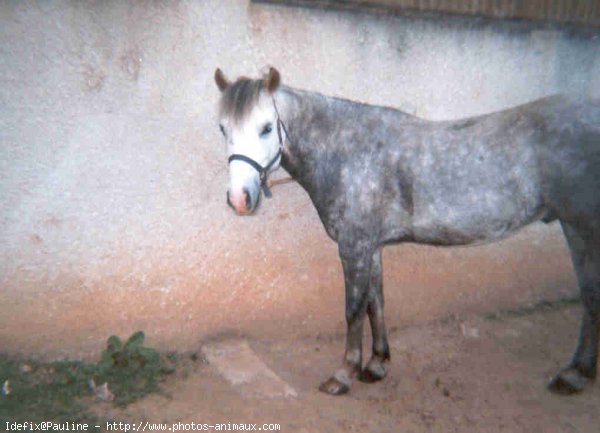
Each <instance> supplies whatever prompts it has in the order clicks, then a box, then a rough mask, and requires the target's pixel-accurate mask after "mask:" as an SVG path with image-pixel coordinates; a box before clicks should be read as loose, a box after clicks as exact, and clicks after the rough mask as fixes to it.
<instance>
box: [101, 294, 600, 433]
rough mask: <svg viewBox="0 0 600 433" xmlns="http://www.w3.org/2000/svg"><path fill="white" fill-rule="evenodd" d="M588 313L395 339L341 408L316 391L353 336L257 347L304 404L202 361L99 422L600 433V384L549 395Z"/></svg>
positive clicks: (566, 311)
mask: <svg viewBox="0 0 600 433" xmlns="http://www.w3.org/2000/svg"><path fill="white" fill-rule="evenodd" d="M579 313H580V307H579V306H574V305H572V304H571V305H559V306H558V307H557V306H554V307H552V308H548V307H542V308H537V309H535V310H534V311H529V310H528V311H517V312H512V313H505V314H501V315H496V316H494V317H489V316H488V317H480V316H477V317H475V316H472V317H460V318H459V317H455V318H451V319H447V320H442V321H436V322H433V323H428V324H424V325H419V326H414V327H410V328H405V329H393V330H391V331H390V344H391V349H392V364H391V368H390V371H389V374H388V377H387V378H386V379H385V380H384V381H382V382H380V383H376V384H363V383H360V382H355V384H354V387H353V388H352V390H351V391H350V393H349V394H347V395H345V396H341V397H331V396H328V395H324V394H322V393H320V392H319V391H318V390H317V386H318V384H319V383H320V381H321V380H323V379H325V378H327V376H328V374H329V373H331V372H333V370H334V368H335V367H336V366H337V362H338V361H339V359H340V357H341V354H342V351H343V344H344V339H343V335H335V336H319V337H318V338H313V339H306V340H302V341H257V340H249V344H250V346H251V348H252V349H253V350H254V352H255V353H256V354H257V355H258V357H260V359H261V360H262V361H263V362H264V363H265V364H267V365H268V367H270V368H271V369H272V370H273V371H275V372H276V373H277V375H279V377H280V378H282V379H283V380H284V381H286V382H287V383H288V384H290V385H291V386H292V387H294V388H295V389H296V391H297V392H298V396H297V397H296V398H287V399H286V398H271V399H261V398H253V397H249V396H247V395H246V396H245V395H244V394H243V393H242V392H241V391H240V389H237V388H236V387H234V386H232V385H230V384H229V383H228V382H227V381H226V380H225V379H223V378H222V377H221V376H220V375H219V374H218V373H217V370H216V369H215V367H214V366H213V365H210V364H209V363H208V362H206V361H203V360H202V359H200V360H199V361H196V362H191V361H190V362H189V363H187V364H185V365H182V368H180V369H179V371H178V372H177V373H176V374H174V375H172V376H170V377H169V379H168V380H167V381H166V382H165V383H164V384H163V389H164V395H152V396H149V397H146V398H145V399H144V400H142V401H139V402H137V403H134V404H132V405H130V406H129V407H127V408H125V409H122V410H121V409H119V410H117V409H114V408H112V407H110V406H108V405H107V404H102V403H98V404H97V405H96V407H95V411H96V412H97V413H98V414H99V415H101V416H102V417H108V418H111V419H114V420H117V421H123V422H137V423H139V422H145V421H151V422H160V423H168V424H169V425H170V424H171V423H178V422H181V423H191V422H195V423H207V424H215V423H251V424H257V428H261V427H262V425H263V424H279V425H280V426H281V429H280V431H283V432H303V433H307V432H331V433H337V432H395V433H397V432H402V433H411V432H414V433H417V432H485V433H495V432H515V433H516V432H527V433H537V432H539V433H541V432H544V433H551V432H557V433H558V432H561V433H570V432H586V433H596V432H598V431H599V427H598V426H600V412H599V411H598V407H600V386H599V385H598V384H595V385H592V386H591V387H590V388H589V389H588V390H587V391H586V392H585V393H583V394H581V395H576V396H570V397H564V396H557V395H553V394H551V393H549V392H548V391H547V390H546V389H545V384H546V383H547V381H548V379H549V378H550V376H551V375H552V374H553V373H554V372H555V371H556V370H557V369H558V368H560V367H561V366H562V365H563V364H564V363H566V362H567V361H568V359H569V357H570V355H571V351H572V349H573V348H574V344H575V339H576V334H577V328H578V319H579ZM368 343H369V342H368V341H367V344H368ZM367 347H368V346H367Z"/></svg>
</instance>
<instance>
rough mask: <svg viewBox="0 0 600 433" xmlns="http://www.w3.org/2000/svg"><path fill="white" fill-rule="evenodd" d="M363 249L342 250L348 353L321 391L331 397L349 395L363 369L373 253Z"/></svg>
mask: <svg viewBox="0 0 600 433" xmlns="http://www.w3.org/2000/svg"><path fill="white" fill-rule="evenodd" d="M360 249H361V248H350V249H348V248H344V247H342V246H341V245H340V249H339V251H340V259H341V261H342V267H343V268H344V281H345V287H346V324H347V333H346V352H345V353H344V359H343V361H342V366H341V368H339V369H338V370H337V371H336V372H335V373H334V374H333V376H332V377H331V378H330V379H329V380H327V381H325V382H323V383H322V384H321V386H319V390H320V391H323V392H326V393H328V394H331V395H340V394H345V393H347V392H348V391H349V390H350V387H351V386H352V379H353V378H355V377H357V376H359V375H360V372H361V367H362V334H363V324H364V321H365V316H366V313H367V303H368V295H369V282H370V275H371V263H372V256H373V252H372V251H371V252H368V253H367V252H365V251H364V249H362V251H359V250H360Z"/></svg>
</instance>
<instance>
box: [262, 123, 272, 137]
mask: <svg viewBox="0 0 600 433" xmlns="http://www.w3.org/2000/svg"><path fill="white" fill-rule="evenodd" d="M272 130H273V125H272V124H271V123H267V124H266V125H265V126H263V129H262V131H260V136H261V137H266V136H267V135H269V134H270V133H271V131H272Z"/></svg>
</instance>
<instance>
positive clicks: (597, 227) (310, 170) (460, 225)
mask: <svg viewBox="0 0 600 433" xmlns="http://www.w3.org/2000/svg"><path fill="white" fill-rule="evenodd" d="M215 81H216V84H217V86H218V88H219V89H220V91H221V101H220V110H219V118H220V128H221V131H222V132H223V135H224V136H225V139H226V141H227V145H228V154H229V186H228V191H227V202H228V203H229V204H230V205H231V206H232V207H233V208H234V210H235V211H236V212H237V213H238V214H241V215H244V214H250V213H252V212H253V211H254V209H255V208H256V206H257V204H258V202H259V198H260V191H261V188H262V189H263V190H264V192H265V194H266V195H270V193H269V190H268V186H267V176H268V174H269V173H270V172H271V171H273V170H275V169H276V168H277V167H279V165H281V166H282V167H283V168H285V169H286V170H287V171H288V172H289V173H290V175H291V176H292V177H293V178H294V179H295V180H296V181H297V182H298V183H299V184H300V185H301V186H302V187H303V188H304V189H305V190H306V191H307V193H308V194H309V196H310V198H311V200H312V202H313V204H314V205H315V207H316V209H317V211H318V214H319V217H320V218H321V221H322V222H323V225H324V226H325V230H326V231H327V233H328V235H329V236H330V237H331V238H332V239H333V240H334V241H336V242H337V243H338V248H339V256H340V259H341V262H342V266H343V270H344V280H345V293H346V321H347V325H348V329H347V337H346V351H345V354H344V358H343V362H342V366H341V367H340V368H339V369H338V370H337V371H336V372H335V373H334V374H333V376H332V377H331V378H330V379H328V380H327V381H326V382H324V383H323V384H321V386H320V389H321V390H322V391H324V392H327V393H329V394H343V393H345V392H347V391H348V390H349V389H350V386H351V383H352V379H353V378H359V379H360V380H363V381H367V382H372V381H377V380H380V379H383V378H384V377H385V375H386V373H387V367H388V363H389V360H390V352H389V346H388V341H387V336H386V330H385V324H384V318H383V292H382V276H381V248H382V247H383V246H384V245H386V244H391V243H398V242H416V243H423V244H432V245H467V244H477V243H481V242H484V241H493V240H495V239H499V238H502V237H504V236H506V235H507V234H509V233H511V232H514V231H515V230H517V229H519V228H520V227H523V226H525V225H527V224H529V223H532V222H534V221H538V220H542V221H545V222H550V221H554V220H556V219H558V220H559V221H560V223H561V225H562V228H563V231H564V234H565V238H566V240H567V242H568V245H569V249H570V251H571V256H572V260H573V266H574V269H575V273H576V274H577V279H578V283H579V287H580V291H581V300H582V303H583V318H582V322H581V331H580V335H579V340H578V343H577V348H576V350H575V353H574V355H573V358H572V360H571V362H570V363H569V364H568V366H567V367H566V368H564V369H563V370H561V371H559V372H558V373H557V375H556V376H555V377H554V378H553V379H552V381H551V382H550V384H549V388H550V389H551V390H553V391H555V392H559V393H573V392H577V391H581V390H582V389H583V388H584V387H585V385H586V384H587V383H588V382H590V381H592V380H593V379H594V378H595V376H596V364H597V353H598V326H599V325H598V323H599V322H598V314H599V309H600V101H598V100H595V101H592V100H584V99H579V98H574V97H566V96H553V97H548V98H544V99H541V100H538V101H535V102H532V103H529V104H525V105H521V106H519V107H516V108H511V109H508V110H504V111H500V112H496V113H492V114H487V115H483V116H477V117H471V118H468V119H463V120H458V121H441V122H440V121H435V122H434V121H427V120H424V119H420V118H417V117H414V116H411V115H409V114H406V113H403V112H402V111H399V110H396V109H392V108H386V107H378V106H372V105H367V104H361V103H357V102H353V101H348V100H344V99H338V98H332V97H327V96H323V95H320V94H317V93H313V92H307V91H303V90H298V89H293V88H290V87H286V86H283V85H281V84H280V75H279V73H278V72H277V71H276V70H275V69H273V68H271V69H270V70H269V73H268V74H267V75H266V76H265V77H263V78H260V79H255V80H253V79H248V78H239V79H238V80H236V81H235V82H230V81H228V80H227V79H226V78H225V76H224V75H223V73H222V72H221V70H220V69H217V70H216V72H215ZM365 316H368V318H369V322H370V325H371V330H372V335H373V350H372V356H371V358H370V360H369V361H368V362H367V364H366V366H365V367H364V368H363V367H362V359H361V358H362V330H363V322H364V318H365Z"/></svg>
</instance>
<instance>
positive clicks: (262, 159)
mask: <svg viewBox="0 0 600 433" xmlns="http://www.w3.org/2000/svg"><path fill="white" fill-rule="evenodd" d="M221 125H222V127H223V129H224V131H225V135H226V139H227V153H228V155H229V156H231V155H233V154H237V155H244V156H246V157H248V158H250V159H252V160H254V161H256V162H257V163H258V164H260V165H261V166H262V167H266V166H267V165H268V164H269V162H271V161H272V160H273V158H274V157H275V156H276V155H277V152H278V150H279V145H280V144H279V137H278V135H277V112H276V111H275V107H274V105H273V99H272V97H271V96H268V95H266V94H264V93H263V94H261V95H260V97H259V99H258V103H257V104H256V106H255V107H254V108H253V109H252V111H251V112H250V114H249V115H248V116H247V117H246V118H245V119H243V120H241V121H239V122H234V121H232V120H231V119H221ZM278 166H279V161H277V162H276V163H275V164H274V165H273V166H272V167H271V169H270V171H272V170H274V169H276V168H277V167H278ZM228 188H229V193H230V195H231V197H232V198H233V199H234V200H236V202H240V200H241V198H240V195H241V194H243V191H244V190H246V191H248V193H249V194H250V196H251V199H252V200H251V201H252V203H253V204H255V203H256V202H257V200H258V195H259V192H260V174H259V172H258V171H257V170H256V169H255V168H254V167H252V165H250V164H248V163H247V162H244V161H240V160H234V161H231V163H230V164H229V186H228Z"/></svg>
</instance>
